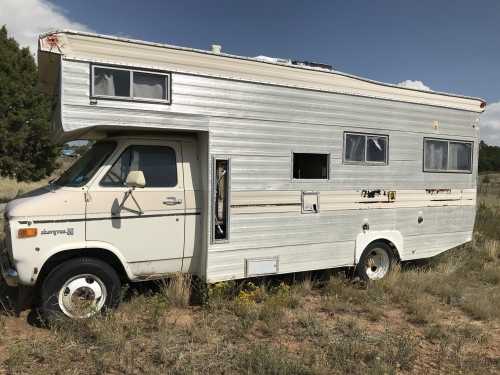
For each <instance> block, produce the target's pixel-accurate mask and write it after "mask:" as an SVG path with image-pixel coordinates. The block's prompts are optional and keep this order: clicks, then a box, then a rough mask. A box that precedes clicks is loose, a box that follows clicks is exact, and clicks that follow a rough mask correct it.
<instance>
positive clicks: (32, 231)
mask: <svg viewBox="0 0 500 375" xmlns="http://www.w3.org/2000/svg"><path fill="white" fill-rule="evenodd" d="M37 234H38V229H37V228H22V229H19V230H18V231H17V238H30V237H36V235H37Z"/></svg>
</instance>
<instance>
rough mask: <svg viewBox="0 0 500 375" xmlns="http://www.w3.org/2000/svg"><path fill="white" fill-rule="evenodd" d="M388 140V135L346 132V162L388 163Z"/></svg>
mask: <svg viewBox="0 0 500 375" xmlns="http://www.w3.org/2000/svg"><path fill="white" fill-rule="evenodd" d="M388 141H389V137H387V136H386V135H368V134H358V133H346V134H345V145H344V162H348V163H368V164H369V163H374V164H387V155H388V153H387V145H388Z"/></svg>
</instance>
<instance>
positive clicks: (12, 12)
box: [0, 0, 90, 54]
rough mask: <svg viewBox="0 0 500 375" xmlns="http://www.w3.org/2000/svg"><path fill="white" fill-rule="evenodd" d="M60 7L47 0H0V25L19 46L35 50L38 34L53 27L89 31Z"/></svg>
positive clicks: (32, 51)
mask: <svg viewBox="0 0 500 375" xmlns="http://www.w3.org/2000/svg"><path fill="white" fill-rule="evenodd" d="M64 13H65V11H64V9H61V8H59V7H57V6H55V5H53V4H51V3H49V2H48V1H47V0H2V4H1V11H0V26H1V25H6V26H7V31H8V33H9V36H12V37H14V39H16V41H17V42H18V43H19V44H20V45H21V47H29V48H30V51H31V53H32V54H35V53H36V51H37V48H38V47H37V43H38V35H39V34H41V33H43V32H45V31H49V30H54V29H74V30H80V31H90V30H89V28H88V27H87V26H85V25H83V24H81V23H78V22H74V21H72V20H70V19H69V18H68V15H67V14H64Z"/></svg>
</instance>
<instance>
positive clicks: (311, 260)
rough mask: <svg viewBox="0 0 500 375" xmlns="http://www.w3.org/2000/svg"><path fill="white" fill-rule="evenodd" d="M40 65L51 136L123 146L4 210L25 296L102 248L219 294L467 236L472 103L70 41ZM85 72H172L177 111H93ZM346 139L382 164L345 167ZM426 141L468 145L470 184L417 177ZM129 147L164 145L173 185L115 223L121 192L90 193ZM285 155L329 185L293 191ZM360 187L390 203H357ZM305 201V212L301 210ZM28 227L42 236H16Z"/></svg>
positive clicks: (153, 191) (260, 65) (475, 106)
mask: <svg viewBox="0 0 500 375" xmlns="http://www.w3.org/2000/svg"><path fill="white" fill-rule="evenodd" d="M53 37H55V39H54V38H53ZM50 38H52V39H51V40H50V42H49V39H50ZM39 58H40V63H39V65H40V70H41V74H42V82H43V84H44V85H45V86H46V88H47V91H48V92H50V93H53V94H56V95H57V96H58V98H59V101H58V108H57V111H56V115H55V120H54V134H55V135H56V136H58V137H60V139H61V140H71V139H77V138H82V137H83V138H89V139H96V138H106V139H114V140H115V141H116V142H117V146H116V149H115V150H114V152H113V153H112V155H111V156H110V157H109V158H108V159H107V160H106V161H105V162H104V163H103V164H102V165H101V166H100V168H99V169H98V170H97V172H96V173H95V174H94V175H93V176H92V178H91V179H90V180H89V181H88V182H87V183H86V184H85V185H84V186H82V187H79V188H66V187H61V188H58V189H55V190H53V191H52V190H51V189H49V188H46V189H44V190H41V191H40V192H39V193H38V194H35V195H33V196H31V197H25V198H19V199H16V200H14V201H13V202H11V203H10V204H9V205H8V206H7V208H6V215H7V219H8V224H9V226H8V228H7V231H8V232H9V239H8V241H7V242H8V243H7V249H8V255H9V256H8V257H9V261H8V262H10V264H11V266H12V267H13V268H15V270H16V271H17V273H18V278H19V282H20V283H21V284H24V285H34V284H35V283H36V281H37V278H38V276H39V274H40V272H41V270H42V269H43V267H44V265H46V264H47V261H48V260H49V259H51V257H53V256H55V255H57V254H60V253H61V252H64V251H74V250H78V251H82V250H85V249H97V250H102V251H107V252H109V253H111V254H113V255H114V256H115V257H116V258H117V259H118V260H119V262H120V264H121V265H122V266H123V269H124V271H125V273H126V275H127V277H128V278H129V279H130V280H132V281H140V280H144V279H147V278H156V277H161V276H163V275H167V274H169V273H172V272H178V271H180V272H190V273H193V274H196V275H198V276H200V277H202V278H203V279H205V280H207V281H209V282H216V281H221V280H228V279H236V278H244V277H249V276H254V275H259V274H270V273H271V274H272V273H290V272H300V271H308V270H316V269H325V268H333V267H344V266H354V265H356V263H357V262H358V261H359V259H360V257H361V254H362V252H363V250H364V249H365V248H366V247H367V246H368V245H369V244H370V243H372V242H373V241H379V240H384V241H386V242H387V243H390V244H391V246H392V247H393V248H394V249H395V252H396V254H397V255H398V257H399V258H400V259H401V260H410V259H417V258H426V257H431V256H434V255H436V254H439V253H441V252H443V251H445V250H447V249H449V248H452V247H454V246H457V245H459V244H462V243H464V242H467V241H469V240H470V239H471V234H472V229H473V224H474V216H475V204H476V178H477V156H478V139H479V138H478V137H479V127H478V122H477V119H478V116H479V114H480V113H481V112H482V110H483V106H482V104H483V102H482V101H481V100H480V99H475V98H468V97H462V96H456V95H449V94H442V93H434V92H424V91H418V90H410V89H405V88H400V87H396V86H392V85H387V84H381V83H378V82H374V81H369V80H364V79H360V78H358V77H354V76H350V75H346V74H343V73H339V72H331V71H323V70H320V69H311V68H304V67H292V66H289V65H286V64H280V63H276V64H270V63H265V62H261V61H257V60H255V59H248V58H240V57H235V56H230V55H224V54H211V53H208V52H202V51H196V50H189V49H182V48H178V47H171V46H163V45H155V44H151V43H145V42H138V41H130V40H121V39H117V38H112V37H104V36H96V35H90V34H81V33H73V32H60V33H54V34H50V35H45V36H42V38H41V41H40V51H39ZM91 64H101V65H106V64H109V65H119V66H122V67H134V68H137V69H143V70H144V69H156V70H161V71H162V72H167V73H168V74H171V82H172V87H171V102H170V103H168V105H167V104H158V103H142V102H134V101H120V100H110V99H106V98H97V99H96V98H94V97H92V95H91V87H90V86H91V83H90V79H91V78H90V77H91ZM59 76H60V77H61V79H60V80H58V77H59ZM153 131H154V132H153ZM346 131H350V132H352V131H355V132H365V133H376V134H377V133H380V134H384V135H387V136H388V139H389V151H388V164H387V165H380V166H363V165H352V164H349V163H345V162H344V161H343V147H344V145H343V134H344V133H345V132H346ZM424 137H443V138H446V139H455V140H462V141H471V142H473V150H474V151H473V155H474V157H473V167H472V173H426V172H424V171H423V168H422V165H423V151H422V150H423V143H422V142H423V138H424ZM128 145H144V146H148V145H151V146H153V145H167V146H169V147H172V148H173V149H174V150H175V152H176V157H177V174H178V175H177V181H178V184H177V186H175V187H172V188H147V187H146V188H143V189H141V188H137V189H135V190H134V191H133V193H132V194H133V195H134V197H135V199H136V200H137V202H138V204H139V206H140V208H141V210H142V213H141V214H138V213H137V207H136V205H135V203H134V202H133V201H132V200H131V199H127V201H126V205H125V208H127V209H129V210H121V211H120V212H118V213H117V212H116V211H115V209H116V207H117V202H118V203H119V202H122V200H123V199H124V197H125V196H126V194H127V192H128V191H129V190H130V189H129V188H126V187H120V188H109V187H103V186H100V184H99V182H100V181H101V179H102V178H103V176H104V175H105V174H106V173H107V171H108V170H109V169H110V168H111V166H112V164H113V162H114V160H115V159H116V158H118V157H119V155H120V154H121V152H122V151H123V150H124V149H125V148H126V147H127V146H128ZM292 152H305V153H309V152H312V153H314V152H317V153H327V154H328V155H329V156H328V157H329V164H328V168H329V174H328V175H329V177H328V179H326V180H323V181H316V180H314V181H312V180H309V181H308V180H294V179H293V178H292V177H291V176H292V172H291V168H292V167H291V155H292ZM217 157H224V158H227V159H228V160H229V163H230V185H229V189H230V190H229V202H230V210H229V238H228V239H227V240H226V241H221V242H217V241H214V240H213V235H212V234H213V233H212V224H213V223H212V216H213V213H212V199H213V196H212V194H213V187H212V185H213V181H212V161H213V159H214V158H217ZM366 189H371V190H373V189H380V190H381V191H382V192H384V193H387V192H395V199H390V200H389V199H388V197H387V195H386V194H381V195H379V196H376V197H373V198H368V197H364V196H363V190H366ZM304 192H306V193H307V192H313V193H314V194H316V196H314V197H311V196H307V197H306V198H304ZM166 198H169V199H170V198H172V199H173V200H174V201H176V202H180V203H179V204H176V205H174V206H171V205H165V204H164V203H163V202H164V201H165V199H166ZM311 199H312V201H311ZM313 203H314V204H316V203H317V206H318V207H319V209H318V211H317V212H312V213H311V210H309V209H307V207H306V206H305V204H309V205H312V204H313ZM420 218H422V220H420ZM365 224H366V225H368V227H367V228H369V229H366V228H365V229H363V227H364V226H365ZM25 227H36V228H37V229H38V233H39V235H38V236H37V237H34V238H27V239H18V238H17V232H18V230H19V229H21V228H25ZM42 233H46V234H43V235H42ZM47 233H49V234H47Z"/></svg>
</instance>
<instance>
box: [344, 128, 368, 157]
mask: <svg viewBox="0 0 500 375" xmlns="http://www.w3.org/2000/svg"><path fill="white" fill-rule="evenodd" d="M345 160H346V161H359V162H363V161H365V136H364V135H360V134H346V136H345Z"/></svg>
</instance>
